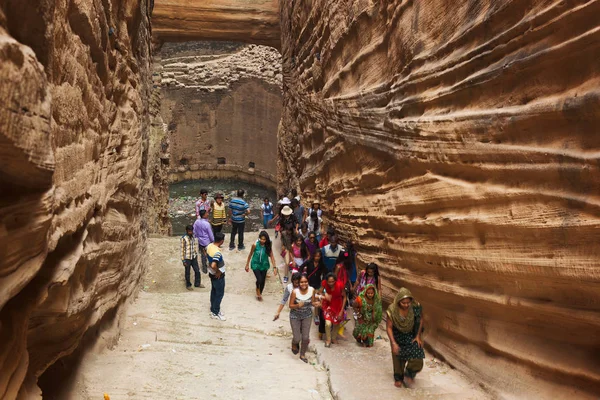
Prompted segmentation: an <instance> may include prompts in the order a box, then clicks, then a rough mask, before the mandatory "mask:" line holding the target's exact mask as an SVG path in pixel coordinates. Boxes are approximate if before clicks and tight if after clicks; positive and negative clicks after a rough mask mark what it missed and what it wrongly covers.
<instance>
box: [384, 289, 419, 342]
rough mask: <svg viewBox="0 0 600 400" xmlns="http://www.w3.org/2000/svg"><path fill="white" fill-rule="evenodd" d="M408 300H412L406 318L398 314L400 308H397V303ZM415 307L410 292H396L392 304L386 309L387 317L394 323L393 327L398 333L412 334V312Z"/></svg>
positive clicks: (413, 317)
mask: <svg viewBox="0 0 600 400" xmlns="http://www.w3.org/2000/svg"><path fill="white" fill-rule="evenodd" d="M407 298H410V299H412V300H413V304H412V305H411V306H410V307H408V315H407V316H406V317H404V316H402V315H401V314H400V306H398V303H399V302H400V301H401V300H404V299H407ZM414 305H415V299H414V298H413V295H412V293H411V292H410V290H408V289H407V288H400V290H399V291H398V294H396V297H395V298H394V302H393V303H392V304H390V306H389V307H388V309H387V315H388V317H390V318H391V319H392V322H393V323H394V326H395V327H396V329H398V330H399V331H400V332H404V333H407V332H412V330H413V328H414V326H415V312H414V307H413V306H414Z"/></svg>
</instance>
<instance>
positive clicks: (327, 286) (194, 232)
mask: <svg viewBox="0 0 600 400" xmlns="http://www.w3.org/2000/svg"><path fill="white" fill-rule="evenodd" d="M200 195H201V198H200V199H199V200H198V201H197V203H196V214H197V220H196V221H195V223H194V225H193V226H191V225H190V226H187V227H186V234H185V235H184V236H183V237H182V238H181V258H182V262H183V265H184V273H185V282H186V287H187V288H188V290H193V288H192V283H191V280H190V278H191V276H190V275H191V269H193V270H194V286H196V287H199V288H202V287H204V286H203V285H202V283H201V276H200V268H199V264H198V255H199V256H200V259H201V262H202V271H203V272H204V273H208V276H209V278H210V280H211V293H210V316H211V317H212V318H215V319H218V320H222V321H224V320H226V318H225V316H224V315H223V314H222V312H221V309H220V306H221V301H222V299H223V296H224V293H225V263H224V260H223V254H222V252H221V246H222V245H223V243H224V241H225V235H224V233H222V228H223V225H225V224H231V226H232V232H231V237H230V241H229V249H230V250H235V238H236V236H237V238H238V246H237V248H238V250H244V249H245V246H244V228H245V218H246V216H247V215H248V214H249V213H250V208H249V206H248V203H246V202H245V201H244V199H243V198H244V191H243V190H238V192H237V196H236V197H234V198H233V199H232V200H231V201H230V202H229V204H228V205H227V206H225V204H224V203H223V195H222V194H221V193H217V194H216V195H215V196H214V200H211V201H209V200H208V192H207V191H206V190H201V192H200ZM309 204H310V208H306V207H304V205H303V204H302V202H301V198H300V196H298V193H297V192H296V191H295V190H292V191H291V193H290V196H289V197H287V196H280V198H279V200H278V202H277V204H276V205H274V204H273V203H271V201H270V200H269V199H268V198H265V199H264V203H263V204H262V205H261V209H260V213H261V217H262V221H263V227H264V228H265V230H263V231H261V232H260V233H259V237H258V240H257V241H256V242H255V243H253V244H252V247H251V248H250V252H249V254H248V258H247V261H246V265H245V270H246V272H249V271H250V270H252V272H253V273H254V276H255V280H256V282H255V283H256V300H257V301H263V297H262V294H263V290H264V288H265V284H266V281H267V275H268V272H269V270H270V269H272V270H273V275H274V276H280V277H282V278H283V279H282V280H281V281H280V282H281V283H282V284H283V285H284V286H285V287H284V293H283V298H282V300H281V302H280V304H279V307H278V310H277V312H276V314H275V316H274V320H277V319H278V318H279V316H280V314H281V311H282V310H283V308H284V307H285V305H286V304H287V305H288V306H289V310H290V311H289V312H290V314H289V319H290V325H291V329H292V334H293V338H292V343H291V351H292V353H293V354H298V353H300V356H299V357H300V360H302V361H304V362H308V361H307V358H306V351H307V348H308V344H309V341H310V329H311V325H312V323H313V322H314V324H315V325H317V326H318V331H319V338H320V339H321V340H324V341H325V344H324V346H325V347H327V348H329V347H331V345H335V344H337V343H338V336H342V337H344V329H345V326H346V324H347V323H348V321H350V320H351V319H353V320H354V329H353V332H352V336H353V337H354V339H355V340H356V342H357V343H358V344H359V345H360V346H363V347H365V348H369V347H372V346H373V345H374V342H375V331H376V329H377V328H378V326H379V324H380V323H381V321H382V318H383V304H382V300H381V295H380V294H381V284H382V282H381V276H380V274H379V267H378V265H377V264H375V263H370V264H368V265H366V267H365V268H364V269H363V270H362V271H360V273H359V272H358V270H357V252H356V250H355V247H354V244H353V243H352V242H351V241H346V242H345V243H342V242H341V240H340V238H339V236H338V234H337V232H336V231H335V229H333V227H327V226H326V225H325V224H324V222H323V210H322V209H321V205H320V203H319V202H318V201H312V202H309ZM269 227H274V228H275V238H280V240H281V249H282V250H281V257H282V258H283V260H284V262H283V263H282V264H281V265H280V268H278V267H277V265H276V263H275V257H274V254H273V253H274V246H273V241H272V240H271V238H270V236H269V234H268V232H267V231H266V229H267V228H269ZM280 279H281V278H280ZM386 315H387V318H386V320H387V322H386V331H387V335H388V338H389V340H390V344H391V351H392V357H393V367H394V382H395V385H396V386H398V387H403V386H404V385H407V384H408V385H410V384H411V383H412V381H413V380H414V378H415V376H416V374H417V373H418V372H419V371H421V370H422V368H423V359H424V357H425V354H424V352H423V342H422V339H421V333H422V331H423V311H422V307H421V305H420V303H419V302H417V301H416V300H415V299H414V297H413V295H412V294H411V292H410V291H409V290H408V289H406V288H401V289H400V290H399V292H398V294H397V295H396V297H395V299H394V302H393V303H392V304H390V306H389V307H388V308H387V310H386Z"/></svg>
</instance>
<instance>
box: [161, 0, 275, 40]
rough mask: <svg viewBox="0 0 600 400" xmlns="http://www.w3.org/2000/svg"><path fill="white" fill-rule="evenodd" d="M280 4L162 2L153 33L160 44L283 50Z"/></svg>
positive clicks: (261, 0)
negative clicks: (199, 43)
mask: <svg viewBox="0 0 600 400" xmlns="http://www.w3.org/2000/svg"><path fill="white" fill-rule="evenodd" d="M278 10H279V1H278V0H252V1H247V0H246V1H244V0H201V1H188V0H160V1H156V2H155V4H154V10H153V12H152V31H153V35H154V38H155V40H156V41H158V42H181V41H193V40H231V41H239V42H245V43H256V44H263V45H267V46H272V47H275V48H279V47H280V43H281V42H280V36H281V35H280V31H279V14H278Z"/></svg>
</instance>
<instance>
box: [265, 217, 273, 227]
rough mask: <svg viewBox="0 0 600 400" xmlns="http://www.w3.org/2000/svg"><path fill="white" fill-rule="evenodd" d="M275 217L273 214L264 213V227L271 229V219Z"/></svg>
mask: <svg viewBox="0 0 600 400" xmlns="http://www.w3.org/2000/svg"><path fill="white" fill-rule="evenodd" d="M272 219H273V214H268V215H263V228H265V229H269V225H268V223H269V221H270V220H272Z"/></svg>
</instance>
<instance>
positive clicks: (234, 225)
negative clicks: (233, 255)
mask: <svg viewBox="0 0 600 400" xmlns="http://www.w3.org/2000/svg"><path fill="white" fill-rule="evenodd" d="M244 194H245V192H244V190H243V189H240V190H238V191H237V197H234V198H233V199H231V201H230V202H229V222H231V240H230V241H229V250H233V249H235V235H236V234H239V237H238V250H244V249H245V247H244V228H245V226H246V215H248V214H250V206H248V203H246V202H245V201H244Z"/></svg>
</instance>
